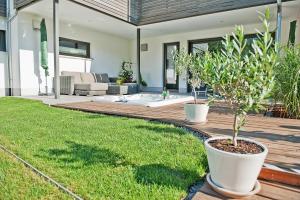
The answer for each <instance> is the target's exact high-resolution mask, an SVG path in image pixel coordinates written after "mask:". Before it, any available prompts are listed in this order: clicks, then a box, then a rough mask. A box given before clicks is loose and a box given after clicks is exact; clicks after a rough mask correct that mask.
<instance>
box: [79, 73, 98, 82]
mask: <svg viewBox="0 0 300 200" xmlns="http://www.w3.org/2000/svg"><path fill="white" fill-rule="evenodd" d="M80 76H81V80H82V83H95V82H96V81H95V78H94V75H93V74H92V73H80Z"/></svg>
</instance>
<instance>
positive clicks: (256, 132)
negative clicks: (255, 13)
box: [55, 102, 300, 200]
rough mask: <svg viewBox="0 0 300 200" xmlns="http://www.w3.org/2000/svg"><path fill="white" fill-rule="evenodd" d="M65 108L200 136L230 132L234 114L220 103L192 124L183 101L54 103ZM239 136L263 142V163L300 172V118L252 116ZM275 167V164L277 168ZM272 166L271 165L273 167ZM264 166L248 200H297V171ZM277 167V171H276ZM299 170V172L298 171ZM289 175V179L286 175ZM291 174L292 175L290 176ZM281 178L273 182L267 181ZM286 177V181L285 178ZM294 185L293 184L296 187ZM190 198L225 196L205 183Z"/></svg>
mask: <svg viewBox="0 0 300 200" xmlns="http://www.w3.org/2000/svg"><path fill="white" fill-rule="evenodd" d="M55 106H56V107H62V108H66V109H73V110H80V111H86V112H93V113H102V114H109V115H118V116H125V117H134V118H141V119H148V120H157V121H162V122H166V123H172V124H175V125H177V126H181V127H186V128H189V129H191V130H193V131H196V132H198V133H199V134H202V136H215V135H229V134H231V130H232V122H233V115H232V114H230V112H229V110H228V109H227V108H226V107H224V106H222V104H219V105H217V106H214V107H211V108H210V112H209V115H208V122H207V123H206V124H197V125H191V124H188V123H186V121H185V115H184V109H183V104H175V105H171V106H164V107H158V108H149V107H145V106H133V105H126V104H118V103H96V102H83V103H69V104H60V105H55ZM240 135H241V136H244V137H248V138H254V139H255V140H257V141H260V142H263V143H264V144H265V145H267V146H268V148H269V154H268V156H267V160H266V163H267V164H272V167H273V165H275V166H278V167H280V169H279V168H278V169H279V170H281V169H282V168H283V169H285V170H287V171H294V172H295V171H297V170H299V171H300V120H293V119H278V118H269V117H263V116H262V115H251V116H249V117H248V119H247V125H246V126H245V128H244V130H243V131H242V132H241V134H240ZM276 168H277V167H275V169H276ZM273 169H274V167H273ZM273 169H267V168H266V169H263V170H262V171H261V174H260V178H262V179H266V180H267V181H265V180H261V183H262V190H261V191H260V192H259V194H257V195H254V196H252V197H250V198H247V199H251V200H267V199H270V200H271V199H272V200H298V199H300V189H299V186H300V174H296V173H287V172H280V171H277V172H276V173H273V171H276V170H273ZM278 169H277V170H278ZM299 171H298V173H299ZM282 173H283V174H282ZM289 177H290V178H289ZM291 177H292V178H291ZM275 179H277V180H278V179H281V180H280V181H279V182H281V183H288V184H292V185H294V186H291V185H286V184H280V183H275V182H272V181H270V180H275ZM287 179H288V180H287ZM295 185H296V187H295ZM196 191H197V192H196V193H195V194H194V195H193V197H192V198H190V199H192V200H220V199H227V198H225V197H223V196H220V195H219V194H217V193H216V192H214V191H213V190H212V189H211V188H210V186H209V185H208V184H207V183H206V182H205V183H204V185H203V186H202V187H201V188H198V189H197V190H196Z"/></svg>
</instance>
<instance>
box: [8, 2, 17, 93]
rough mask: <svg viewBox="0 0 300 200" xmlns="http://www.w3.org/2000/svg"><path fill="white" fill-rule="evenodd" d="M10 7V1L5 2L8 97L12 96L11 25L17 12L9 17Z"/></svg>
mask: <svg viewBox="0 0 300 200" xmlns="http://www.w3.org/2000/svg"><path fill="white" fill-rule="evenodd" d="M10 9H11V7H10V0H7V1H6V17H7V22H6V31H7V34H6V37H7V38H6V48H7V50H6V53H7V68H8V79H9V81H8V89H9V91H8V96H13V77H12V74H13V70H12V58H11V51H12V50H11V41H12V40H11V39H12V37H11V23H12V22H13V21H14V19H15V18H16V16H17V15H18V11H16V12H15V14H14V15H13V16H10V15H11V10H10Z"/></svg>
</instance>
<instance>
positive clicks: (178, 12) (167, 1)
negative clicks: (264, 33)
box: [140, 0, 276, 25]
mask: <svg viewBox="0 0 300 200" xmlns="http://www.w3.org/2000/svg"><path fill="white" fill-rule="evenodd" d="M141 1H142V8H141V12H142V16H141V18H140V24H141V25H143V24H149V23H155V22H161V21H167V20H172V19H179V18H185V17H191V16H197V15H204V14H210V13H215V12H222V11H228V10H234V9H239V8H245V7H251V6H259V5H264V4H270V3H276V0H141Z"/></svg>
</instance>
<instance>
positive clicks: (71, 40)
mask: <svg viewBox="0 0 300 200" xmlns="http://www.w3.org/2000/svg"><path fill="white" fill-rule="evenodd" d="M61 40H65V41H68V42H73V43H74V44H76V43H77V44H78V43H80V44H84V45H86V46H87V50H86V51H87V52H86V56H83V55H78V54H74V53H65V52H61V51H60V50H59V55H63V56H72V57H79V58H91V44H90V43H89V42H84V41H79V40H74V39H69V38H65V37H59V48H60V47H61V45H60V41H61Z"/></svg>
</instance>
